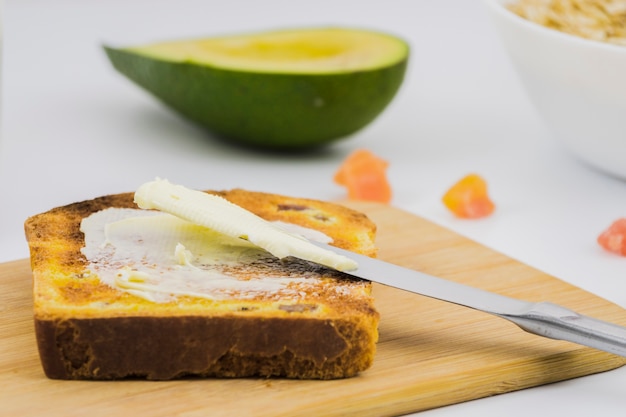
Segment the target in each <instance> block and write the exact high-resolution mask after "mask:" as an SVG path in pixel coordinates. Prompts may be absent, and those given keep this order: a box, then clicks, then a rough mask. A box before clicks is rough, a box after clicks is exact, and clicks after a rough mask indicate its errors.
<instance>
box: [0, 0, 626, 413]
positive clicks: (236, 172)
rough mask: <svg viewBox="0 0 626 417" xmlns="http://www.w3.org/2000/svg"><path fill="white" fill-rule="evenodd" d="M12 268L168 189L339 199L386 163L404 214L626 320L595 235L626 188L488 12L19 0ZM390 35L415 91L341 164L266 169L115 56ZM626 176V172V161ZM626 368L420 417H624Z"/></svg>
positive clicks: (8, 101)
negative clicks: (120, 195)
mask: <svg viewBox="0 0 626 417" xmlns="http://www.w3.org/2000/svg"><path fill="white" fill-rule="evenodd" d="M3 15H4V22H3V25H2V26H3V28H4V39H3V57H2V72H1V76H2V81H3V83H2V100H3V101H2V119H3V120H2V136H1V139H0V151H1V153H0V262H5V261H10V260H14V259H21V258H26V257H27V256H28V252H27V247H26V243H25V240H24V237H23V231H22V224H23V221H24V220H25V218H26V217H27V216H29V215H32V214H36V213H38V212H41V211H45V210H47V209H49V208H52V207H54V206H58V205H64V204H67V203H70V202H74V201H79V200H83V199H89V198H92V197H96V196H99V195H104V194H108V193H116V192H121V191H132V190H134V189H135V188H136V187H137V186H138V185H139V184H141V183H143V182H145V181H148V180H151V179H153V178H154V177H156V176H159V177H163V178H168V179H170V180H171V181H173V182H179V183H182V184H185V185H188V186H190V187H196V188H213V189H228V188H233V187H241V188H247V189H251V190H258V191H269V192H277V193H282V194H291V195H297V196H303V197H312V198H320V199H325V200H335V199H340V198H343V197H344V195H345V194H344V190H343V189H342V188H341V187H339V186H337V185H335V184H334V183H333V182H332V176H333V174H334V171H335V170H336V169H337V167H338V165H339V164H340V162H341V161H342V160H343V158H345V156H346V155H347V154H348V153H349V152H351V151H352V150H354V149H357V148H367V149H369V150H371V151H373V152H374V153H376V154H378V155H379V156H381V157H382V158H385V159H386V160H388V161H389V162H390V164H391V165H390V168H389V171H388V175H389V179H390V181H391V183H392V186H393V190H394V199H393V203H392V204H393V205H395V206H396V207H400V208H403V209H406V210H408V211H410V212H413V213H415V214H417V215H420V216H423V217H425V218H427V219H429V220H431V221H433V222H436V223H439V224H441V225H444V226H446V227H449V228H451V229H452V230H455V231H456V232H458V233H460V234H463V235H466V236H468V237H470V238H472V239H474V240H476V241H478V242H481V243H483V244H484V245H486V246H489V247H491V248H493V249H495V250H498V251H500V252H503V253H505V254H507V255H509V256H511V257H513V258H516V259H518V260H520V261H522V262H525V263H527V264H530V265H532V266H534V267H536V268H538V269H541V270H543V271H545V272H547V273H549V274H552V275H554V276H555V277H558V278H560V279H562V280H564V281H568V282H570V283H572V284H574V285H577V286H579V287H582V288H584V289H586V290H589V291H591V292H593V293H595V294H597V295H599V296H601V297H604V298H606V299H608V300H611V301H613V302H615V303H617V304H619V305H621V306H623V307H626V274H625V273H624V271H625V270H626V258H623V257H619V256H616V255H613V254H610V253H608V252H605V251H603V250H602V249H601V248H600V247H599V246H598V245H597V244H596V237H597V235H598V234H599V233H600V232H601V231H602V230H604V229H605V228H606V227H608V225H609V224H610V223H611V222H612V221H613V220H615V219H617V218H618V217H621V216H626V183H624V182H623V181H620V180H618V179H614V178H610V177H608V176H605V175H603V174H601V173H598V172H596V171H594V170H592V169H589V168H588V167H587V166H584V165H583V164H581V163H579V162H578V161H577V160H576V159H575V158H573V157H572V156H571V155H570V154H569V153H568V152H567V151H566V150H564V149H563V148H562V147H561V146H560V144H558V143H555V142H554V140H553V139H552V138H551V137H550V135H549V134H548V132H547V131H546V130H545V128H544V126H543V125H542V122H541V120H540V119H539V118H538V116H537V114H536V113H535V112H534V110H533V108H532V107H531V105H530V103H529V102H528V99H527V97H526V95H525V93H524V91H523V90H522V88H521V86H520V84H519V82H518V79H517V76H516V74H515V72H514V71H513V69H512V67H511V65H510V63H509V61H508V57H507V56H506V53H505V51H504V50H503V49H502V46H501V45H500V43H499V41H498V39H496V38H495V33H494V31H493V28H492V26H491V22H490V21H489V20H488V19H487V15H486V13H485V10H484V9H483V5H482V4H481V2H480V1H477V0H473V1H468V0H421V1H420V0H402V1H401V0H389V1H384V2H383V1H369V0H368V1H363V0H362V1H356V0H355V1H348V0H316V1H287V0H283V1H281V0H264V1H257V0H229V1H215V0H197V1H194V0H171V1H164V0H156V1H155V0H153V1H147V0H146V1H143V0H132V1H131V0H107V1H99V2H98V1H79V0H54V1H53V0H48V1H46V0H39V1H36V0H5V4H4V10H3ZM320 25H345V26H357V27H368V28H374V29H380V30H385V31H391V32H393V33H396V34H398V35H400V36H402V37H404V38H406V39H407V40H408V41H409V42H410V43H411V46H412V59H411V62H410V67H409V71H408V74H407V78H406V81H405V84H404V86H403V88H402V90H401V91H400V93H399V94H398V96H397V98H396V99H395V100H394V102H393V103H392V104H391V106H390V107H389V108H388V109H387V111H386V112H385V113H384V114H383V115H382V116H381V117H380V118H378V119H377V120H376V121H375V122H374V123H373V124H371V125H370V126H368V127H367V128H366V129H364V130H362V131H361V132H359V133H357V134H355V135H353V136H352V137H350V138H348V139H346V140H344V141H342V142H339V143H337V144H336V145H335V146H332V147H330V148H328V149H325V150H322V151H318V152H312V153H307V154H304V155H300V156H285V155H274V154H263V153H258V152H253V151H249V150H245V149H241V148H237V147H232V146H228V145H226V144H224V143H221V142H218V141H215V140H212V139H211V138H210V137H209V135H208V134H207V133H205V132H204V131H202V130H200V129H198V128H196V127H194V126H191V125H190V124H188V123H187V122H185V121H183V120H181V119H180V118H179V117H177V116H175V115H173V114H172V113H171V112H170V111H169V110H167V109H165V108H164V107H163V106H161V105H160V104H158V103H157V102H156V101H155V100H153V99H152V98H151V97H149V96H148V95H147V94H146V93H144V92H143V91H141V90H140V89H139V88H137V87H136V86H134V85H133V84H131V83H130V82H129V81H127V80H126V79H125V78H123V77H122V76H121V75H119V74H118V73H116V72H115V71H114V70H113V69H112V68H111V66H110V65H109V63H108V62H107V59H106V57H105V55H104V53H103V52H102V50H101V49H100V45H101V44H102V43H103V42H111V43H114V44H131V43H136V42H144V41H153V40H161V39H169V38H183V37H195V36H204V35H212V34H224V33H233V32H241V31H250V30H255V29H267V28H277V27H294V26H320ZM624 162H625V163H626V161H624ZM470 172H477V173H479V174H481V175H482V176H483V177H485V178H486V179H487V181H488V183H489V185H490V193H491V195H492V198H493V199H494V200H495V202H496V204H497V210H496V212H495V214H494V215H493V216H491V217H489V218H487V219H483V220H479V221H467V220H465V221H463V220H457V219H455V218H453V217H452V216H451V214H450V213H449V212H448V211H447V210H446V209H445V208H444V207H443V206H442V204H441V202H440V198H441V195H442V193H443V192H444V191H445V190H446V189H447V188H448V187H449V186H450V185H451V184H452V183H454V182H455V181H456V180H458V179H459V178H461V177H462V176H464V175H466V174H468V173H470ZM624 381H626V368H621V369H618V370H614V371H610V372H606V373H603V374H599V375H594V376H588V377H584V378H579V379H576V380H571V381H567V382H562V383H556V384H552V385H549V386H543V387H538V388H533V389H528V390H524V391H519V392H515V393H509V394H505V395H499V396H495V397H491V398H486V399H481V400H476V401H472V402H469V403H464V404H459V405H454V406H448V407H443V408H440V409H436V410H431V411H427V412H423V413H421V414H420V415H426V416H433V417H434V416H442V417H444V416H445V417H448V416H464V417H468V416H481V417H482V416H485V415H496V413H499V414H500V415H506V416H509V417H514V416H524V417H526V416H528V415H531V414H534V415H562V416H587V415H590V414H592V413H593V414H595V415H602V416H618V415H624V410H625V409H626V395H624V394H625V393H626V388H625V385H624Z"/></svg>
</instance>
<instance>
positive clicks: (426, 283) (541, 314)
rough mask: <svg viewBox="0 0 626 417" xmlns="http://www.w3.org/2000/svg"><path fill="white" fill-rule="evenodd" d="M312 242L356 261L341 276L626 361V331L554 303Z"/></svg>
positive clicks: (615, 325)
mask: <svg viewBox="0 0 626 417" xmlns="http://www.w3.org/2000/svg"><path fill="white" fill-rule="evenodd" d="M310 243H312V244H314V245H316V246H319V247H321V248H324V249H326V250H330V251H332V252H335V253H337V254H339V255H342V256H345V257H347V258H349V259H351V260H353V261H355V262H356V263H357V264H358V267H357V269H353V270H350V271H342V272H343V273H345V274H348V275H351V276H353V277H357V278H362V279H366V280H368V281H373V282H377V283H379V284H384V285H387V286H390V287H394V288H398V289H400V290H405V291H410V292H413V293H416V294H420V295H424V296H427V297H430V298H435V299H438V300H441V301H447V302H450V303H453V304H457V305H461V306H465V307H469V308H471V309H474V310H479V311H483V312H485V313H489V314H492V315H494V316H498V317H501V318H503V319H506V320H509V321H511V322H513V323H515V324H516V325H517V326H519V327H520V328H521V329H523V330H525V331H526V332H528V333H533V334H536V335H539V336H543V337H547V338H550V339H558V340H567V341H569V342H574V343H577V344H580V345H584V346H589V347H592V348H595V349H599V350H602V351H605V352H610V353H613V354H616V355H620V356H624V357H626V327H623V326H620V325H617V324H614V323H609V322H606V321H602V320H598V319H595V318H592V317H588V316H584V315H582V314H578V313H576V312H575V311H572V310H570V309H568V308H566V307H562V306H560V305H558V304H554V303H551V302H536V303H535V302H528V301H522V300H518V299H515V298H511V297H507V296H504V295H500V294H496V293H493V292H489V291H485V290H482V289H478V288H475V287H471V286H468V285H464V284H459V283H457V282H453V281H449V280H446V279H443V278H438V277H435V276H432V275H428V274H425V273H423V272H419V271H416V270H413V269H409V268H404V267H401V266H398V265H395V264H392V263H389V262H385V261H382V260H380V259H374V258H370V257H368V256H364V255H360V254H357V253H354V252H350V251H347V250H345V249H340V248H337V247H335V246H330V245H327V244H324V243H319V242H313V241H310ZM322 266H325V265H322ZM325 267H327V268H328V266H325Z"/></svg>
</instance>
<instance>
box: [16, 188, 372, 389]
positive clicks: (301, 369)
mask: <svg viewBox="0 0 626 417" xmlns="http://www.w3.org/2000/svg"><path fill="white" fill-rule="evenodd" d="M210 192H211V193H213V194H218V195H221V196H223V197H224V198H226V199H228V200H230V201H232V202H233V203H235V204H238V205H240V206H242V207H244V208H246V209H248V210H250V211H252V212H254V213H256V214H257V215H259V216H261V217H263V218H265V219H267V220H280V221H284V222H289V223H294V224H298V225H301V226H304V227H309V228H312V229H317V230H319V231H321V232H323V233H325V234H327V235H328V236H330V237H332V238H333V240H334V241H333V244H335V245H337V246H340V247H343V248H346V249H350V250H353V251H356V252H360V253H363V254H366V255H370V256H373V255H375V247H374V244H373V238H374V233H375V226H374V224H373V223H372V222H371V221H370V220H369V219H368V218H367V217H366V216H365V215H363V214H361V213H358V212H355V211H353V210H350V209H347V208H345V207H342V206H339V205H335V204H330V203H326V202H321V201H316V200H310V199H301V198H293V197H286V196H280V195H275V194H267V193H257V192H250V191H245V190H231V191H219V192H216V191H210ZM109 207H119V208H136V206H135V204H134V203H133V194H132V193H123V194H116V195H109V196H104V197H99V198H96V199H93V200H88V201H83V202H79V203H74V204H70V205H67V206H64V207H58V208H55V209H52V210H50V211H48V212H46V213H42V214H39V215H36V216H33V217H31V218H29V219H28V220H27V221H26V223H25V233H26V237H27V240H28V243H29V247H30V250H31V265H32V269H33V275H34V301H35V329H36V336H37V342H38V347H39V352H40V357H41V361H42V364H43V367H44V371H45V373H46V375H47V376H48V377H50V378H56V379H119V378H127V377H140V378H147V379H158V380H163V379H172V378H180V377H186V376H202V377H249V376H265V377H271V376H279V377H287V378H316V379H333V378H343V377H349V376H353V375H356V374H358V373H359V372H361V371H363V370H365V369H367V368H368V367H369V366H371V363H372V361H373V357H374V353H375V343H376V341H377V338H378V333H377V325H378V313H377V312H376V310H375V308H374V306H373V300H372V298H371V296H370V290H371V284H370V283H368V282H364V281H360V280H350V279H348V281H345V280H346V279H347V278H346V277H342V276H341V274H337V275H333V274H329V275H328V279H327V280H326V282H325V283H324V284H323V285H321V286H319V287H316V288H314V289H312V290H311V291H310V293H307V294H306V295H305V296H304V298H303V299H302V300H299V301H298V302H297V303H293V302H284V303H283V302H281V300H280V299H278V300H271V302H270V300H263V299H254V300H230V301H214V300H212V301H207V300H198V299H193V298H183V299H180V300H178V302H175V303H168V304H159V303H151V302H148V301H145V300H141V299H139V298H137V297H134V296H132V295H129V294H126V293H122V292H121V291H119V290H117V289H115V288H112V287H108V286H106V285H105V284H103V283H101V282H98V280H97V279H95V278H93V277H91V278H86V277H85V276H84V271H85V268H86V266H87V260H86V259H85V257H84V256H83V255H82V253H81V251H80V250H81V248H82V247H83V246H84V236H83V234H82V232H81V231H80V223H81V221H82V219H83V218H85V217H87V216H89V215H90V214H92V213H95V212H97V211H99V210H102V209H105V208H109ZM337 279H339V280H342V282H343V285H348V288H350V290H349V292H348V293H346V294H344V295H341V296H337V294H334V293H333V294H332V295H331V293H330V292H325V289H327V288H328V286H329V285H333V284H332V282H333V280H337ZM104 305H106V306H107V308H100V307H98V306H104ZM157 346H158V349H157V348H155V347H157Z"/></svg>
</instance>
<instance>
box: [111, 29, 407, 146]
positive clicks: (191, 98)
mask: <svg viewBox="0 0 626 417" xmlns="http://www.w3.org/2000/svg"><path fill="white" fill-rule="evenodd" d="M105 50H106V53H107V55H108V57H109V59H110V60H111V62H112V64H113V66H114V67H115V68H116V69H117V70H118V71H119V72H121V73H122V74H124V75H125V76H127V77H128V78H129V79H131V80H133V81H134V82H135V83H137V84H138V85H140V86H142V87H143V88H145V89H146V90H148V91H149V92H151V93H152V94H153V95H154V96H156V97H157V98H159V99H160V100H161V101H162V102H163V103H165V104H166V105H168V106H169V107H171V108H173V109H174V110H176V111H177V112H179V113H180V114H182V115H183V116H185V117H187V118H188V119H191V120H193V121H195V122H197V123H199V124H200V125H203V126H205V127H207V128H208V129H209V130H210V131H212V132H213V133H215V134H217V135H219V136H221V137H223V138H226V139H229V140H233V141H237V142H240V143H243V144H247V145H253V146H257V147H262V148H269V149H282V150H294V149H302V148H309V147H313V146H320V145H324V144H327V143H330V142H332V141H335V140H337V139H340V138H343V137H346V136H348V135H350V134H352V133H354V132H356V131H358V130H359V129H361V128H363V127H364V126H366V125H367V124H369V123H370V122H371V121H372V120H374V119H375V118H376V116H378V115H379V114H380V113H381V112H382V111H383V110H384V108H385V107H386V106H387V105H388V104H389V102H390V101H391V100H392V99H393V97H394V96H395V94H396V92H397V91H398V89H399V88H400V85H401V84H402V81H403V79H404V74H405V71H406V66H407V62H408V57H409V47H408V45H407V44H406V42H404V41H402V40H401V39H398V38H396V37H393V36H390V35H387V34H381V33H377V32H370V31H363V30H353V29H341V28H328V29H303V30H291V31H278V32H266V33H260V34H252V35H240V36H231V37H218V38H209V39H199V40H188V41H173V42H161V43H156V44H152V45H147V46H140V47H131V48H112V47H106V46H105Z"/></svg>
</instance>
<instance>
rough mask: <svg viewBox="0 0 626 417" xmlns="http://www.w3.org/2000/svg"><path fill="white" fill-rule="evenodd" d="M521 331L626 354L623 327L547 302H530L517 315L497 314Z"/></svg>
mask: <svg viewBox="0 0 626 417" xmlns="http://www.w3.org/2000/svg"><path fill="white" fill-rule="evenodd" d="M497 316H499V317H502V318H504V319H507V320H509V321H511V322H513V323H515V324H517V325H518V326H519V327H520V328H522V329H523V330H525V331H527V332H529V333H533V334H536V335H539V336H543V337H548V338H551V339H558V340H567V341H569V342H574V343H578V344H580V345H584V346H589V347H593V348H596V349H600V350H603V351H605V352H610V353H614V354H616V355H620V356H624V357H626V327H623V326H619V325H617V324H613V323H609V322H606V321H602V320H598V319H595V318H592V317H588V316H584V315H582V314H578V313H576V312H575V311H572V310H570V309H568V308H565V307H562V306H560V305H557V304H553V303H549V302H541V303H533V304H530V307H529V309H528V310H527V311H525V312H523V313H521V314H497Z"/></svg>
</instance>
